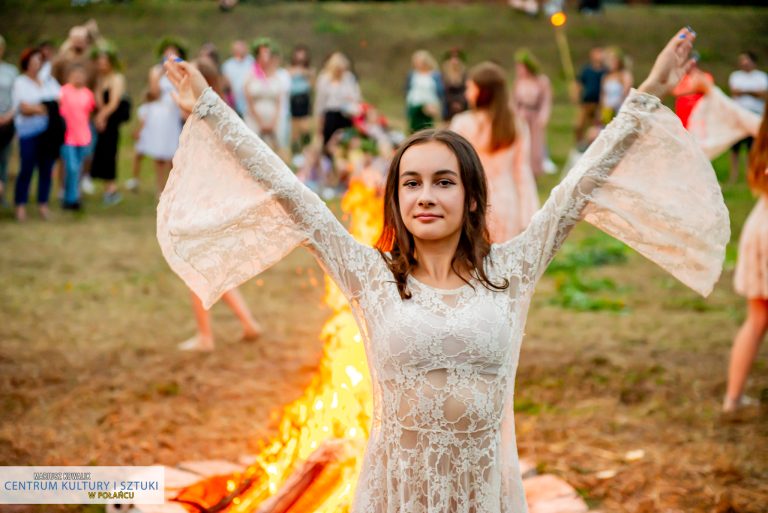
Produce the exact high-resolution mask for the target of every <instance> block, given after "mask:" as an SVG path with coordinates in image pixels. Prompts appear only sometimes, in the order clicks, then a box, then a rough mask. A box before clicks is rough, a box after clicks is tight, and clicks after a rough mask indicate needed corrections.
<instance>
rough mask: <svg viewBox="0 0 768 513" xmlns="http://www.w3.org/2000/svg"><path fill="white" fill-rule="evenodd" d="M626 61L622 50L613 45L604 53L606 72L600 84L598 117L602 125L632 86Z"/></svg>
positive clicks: (617, 109) (614, 111) (606, 121)
mask: <svg viewBox="0 0 768 513" xmlns="http://www.w3.org/2000/svg"><path fill="white" fill-rule="evenodd" d="M626 62H627V57H626V56H625V55H624V52H622V51H621V49H619V48H617V47H615V46H614V47H612V48H609V49H608V50H607V51H606V53H605V67H606V72H605V75H603V80H602V83H601V85H600V119H601V120H602V122H603V124H604V125H607V124H608V123H610V121H611V120H612V119H613V118H614V116H616V114H617V113H618V112H619V109H620V108H621V104H622V103H624V100H625V99H626V98H627V96H628V95H629V91H630V89H631V88H632V80H633V78H632V73H631V72H630V71H629V70H628V69H627V65H626Z"/></svg>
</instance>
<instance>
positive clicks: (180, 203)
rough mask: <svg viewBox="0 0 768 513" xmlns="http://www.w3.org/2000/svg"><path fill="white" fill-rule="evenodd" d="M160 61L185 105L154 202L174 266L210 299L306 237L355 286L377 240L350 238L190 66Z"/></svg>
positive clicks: (341, 281) (332, 270)
mask: <svg viewBox="0 0 768 513" xmlns="http://www.w3.org/2000/svg"><path fill="white" fill-rule="evenodd" d="M166 70H167V72H168V77H169V78H170V79H171V81H172V82H173V83H174V85H175V86H176V90H177V91H176V92H175V93H174V96H175V99H176V100H177V103H178V104H179V106H180V108H181V109H182V110H184V111H187V112H191V115H190V117H189V119H188V121H187V124H186V126H185V128H184V132H183V133H182V137H181V141H180V145H179V150H178V151H177V153H176V155H175V156H174V171H173V172H172V174H171V177H170V179H169V182H168V185H167V186H166V189H165V191H164V192H163V196H162V197H161V200H160V204H159V206H158V240H159V241H160V245H161V247H162V249H163V254H164V256H165V257H166V259H167V260H168V262H169V263H170V264H171V267H172V268H173V269H174V271H176V272H177V273H178V274H179V275H181V277H182V278H183V279H184V280H185V281H186V282H187V283H188V284H189V285H190V287H191V288H192V289H193V290H194V291H195V292H196V293H197V294H198V295H199V296H200V298H201V299H203V302H204V304H205V305H206V306H210V305H211V304H212V303H213V302H214V301H215V300H216V299H217V298H218V297H219V296H220V295H221V294H223V293H224V292H226V291H227V290H229V289H231V288H233V287H235V286H237V285H239V284H240V283H242V282H244V281H246V280H248V279H249V278H251V277H253V276H254V275H256V274H258V273H260V272H261V271H263V270H265V269H266V268H267V267H269V266H270V265H272V264H274V263H275V262H277V261H278V260H280V259H281V258H282V257H283V256H285V255H286V254H287V253H289V252H290V251H291V250H292V249H293V248H294V247H296V246H297V245H299V244H304V245H306V246H308V247H309V249H310V250H311V251H312V252H313V253H314V254H315V256H316V257H317V258H318V260H319V261H320V264H321V265H322V266H323V268H324V269H325V271H326V272H327V273H329V274H330V276H331V277H332V278H333V279H334V281H336V283H337V284H338V285H339V286H340V288H341V289H342V291H343V292H344V293H345V294H347V296H348V297H353V296H355V295H356V294H357V293H358V292H359V290H360V289H361V287H362V286H363V284H364V281H365V279H366V276H367V274H366V273H367V270H368V268H369V264H370V262H371V260H372V258H374V257H375V255H376V252H375V250H373V249H372V248H369V247H367V246H363V245H361V244H359V243H357V242H356V241H355V240H354V239H353V238H352V236H351V235H350V234H349V232H347V230H346V229H345V228H344V226H343V225H342V224H341V223H340V222H339V221H338V220H337V219H336V217H335V216H334V215H333V213H332V212H331V211H330V210H329V209H328V207H327V206H326V205H325V203H324V202H323V201H322V200H321V199H320V198H319V197H318V196H317V195H316V194H315V193H313V192H312V191H310V190H309V189H308V188H307V187H305V186H304V185H303V184H302V183H301V182H299V180H298V179H297V178H296V176H295V175H294V174H293V172H292V171H291V170H290V169H289V168H288V167H287V166H286V165H285V163H284V162H283V161H282V160H281V159H280V158H279V157H278V156H277V155H276V154H275V153H274V152H273V151H272V150H271V149H270V148H269V147H268V146H267V145H266V144H265V143H264V142H263V141H262V140H261V139H259V137H258V136H257V135H256V134H254V133H253V132H252V131H251V130H250V129H248V128H247V127H246V125H245V124H244V123H243V121H242V120H241V119H240V118H239V117H238V116H237V114H235V112H234V111H233V110H232V109H230V108H229V107H228V106H227V105H226V104H225V103H224V101H223V100H222V99H221V98H220V97H219V96H218V95H217V94H216V93H215V92H214V91H213V90H212V89H210V88H208V87H207V84H206V82H205V79H204V78H203V77H202V75H201V74H200V73H199V72H198V71H197V69H196V68H194V66H192V65H190V64H188V63H185V62H174V63H171V64H166Z"/></svg>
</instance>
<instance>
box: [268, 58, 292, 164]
mask: <svg viewBox="0 0 768 513" xmlns="http://www.w3.org/2000/svg"><path fill="white" fill-rule="evenodd" d="M272 59H273V60H274V63H273V66H274V68H275V75H276V76H277V78H278V79H279V80H280V113H279V116H280V120H279V121H278V123H277V147H278V149H279V151H278V155H280V156H281V157H282V158H283V160H285V161H286V162H290V160H291V128H292V123H291V82H292V79H291V72H290V71H288V70H287V69H286V68H285V67H283V52H282V49H281V48H280V46H279V45H278V44H275V45H274V48H273V50H272Z"/></svg>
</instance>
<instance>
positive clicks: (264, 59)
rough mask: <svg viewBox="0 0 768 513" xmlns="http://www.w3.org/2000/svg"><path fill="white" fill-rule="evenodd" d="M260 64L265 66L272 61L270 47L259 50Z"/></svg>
mask: <svg viewBox="0 0 768 513" xmlns="http://www.w3.org/2000/svg"><path fill="white" fill-rule="evenodd" d="M256 55H257V57H256V58H257V60H258V61H259V64H261V65H262V66H265V67H266V65H267V64H269V63H270V61H271V60H272V50H271V49H270V48H269V47H268V46H262V47H260V48H259V52H258V53H257V54H256Z"/></svg>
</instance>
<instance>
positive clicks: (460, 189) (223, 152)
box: [158, 29, 729, 513]
mask: <svg viewBox="0 0 768 513" xmlns="http://www.w3.org/2000/svg"><path fill="white" fill-rule="evenodd" d="M694 37H695V35H694V34H693V33H692V32H689V31H688V30H685V29H684V30H681V31H680V32H679V33H678V35H676V36H675V38H674V39H673V40H672V41H670V43H669V44H668V45H667V46H666V47H665V49H664V50H663V51H662V53H661V54H660V56H659V58H658V59H657V62H656V64H655V66H654V68H653V70H652V72H651V74H650V76H649V78H648V79H647V80H646V82H645V83H644V84H643V85H642V86H641V87H640V90H639V91H638V92H635V93H633V94H632V95H631V96H630V98H629V99H628V100H627V102H626V103H625V106H624V108H623V110H622V112H621V113H620V114H619V116H617V119H616V121H615V122H614V123H611V125H610V126H609V127H608V128H606V130H604V132H603V134H602V135H601V136H600V137H599V139H598V140H597V141H596V142H595V143H594V144H593V145H592V146H591V147H590V149H589V151H588V152H587V154H585V156H584V158H582V159H581V160H580V161H579V163H578V164H577V167H575V168H574V169H573V170H572V171H571V172H570V173H569V175H568V176H567V177H566V178H565V180H564V181H563V183H561V184H560V185H559V186H557V187H556V188H555V189H554V190H553V191H552V194H551V196H550V198H549V200H548V201H547V202H546V204H545V205H544V206H543V207H542V209H541V210H540V211H539V212H538V213H537V214H536V216H535V217H534V219H533V220H532V222H531V224H530V225H529V226H528V228H527V229H526V230H525V231H524V232H523V233H522V234H521V235H520V236H518V237H516V238H514V239H512V240H510V241H508V242H506V243H504V244H493V245H491V244H490V243H489V242H488V238H487V230H486V227H485V206H486V205H485V203H486V188H485V177H484V175H483V171H482V166H481V165H480V161H479V159H478V157H477V155H476V153H475V151H474V150H473V149H472V147H471V145H470V144H469V143H468V142H467V141H466V140H465V139H463V138H462V137H461V136H459V135H458V134H456V133H454V132H450V131H445V130H443V131H440V130H438V131H426V132H421V133H418V134H416V135H414V136H413V138H411V139H409V140H408V141H407V142H406V143H404V144H403V146H402V147H401V148H400V150H399V151H398V153H397V154H396V156H395V158H394V159H393V162H392V166H391V168H390V174H389V176H388V178H387V185H386V190H385V198H384V199H385V212H384V219H385V221H384V222H385V224H384V226H385V228H384V232H383V235H382V237H381V239H380V241H379V244H378V248H371V247H368V246H365V245H362V244H360V243H358V242H356V241H355V240H354V239H353V238H352V237H351V236H350V234H349V233H348V232H347V231H346V229H345V228H344V227H343V225H342V224H341V223H340V222H339V221H338V220H337V219H336V218H335V217H334V215H333V213H332V212H331V211H330V210H329V209H328V208H327V207H326V205H325V204H324V203H323V202H322V201H321V200H320V199H319V198H318V197H317V195H315V194H314V193H312V192H311V191H310V190H309V189H307V188H306V187H305V186H303V185H302V184H301V183H300V182H299V181H298V179H297V178H296V177H295V175H294V174H293V173H292V172H291V170H290V169H289V168H288V167H286V166H285V165H284V164H283V162H282V161H281V160H280V159H279V158H278V157H277V155H275V154H274V153H273V152H271V151H269V149H268V148H267V147H266V146H265V145H264V143H263V142H262V141H261V140H260V139H259V138H258V137H255V136H254V135H253V133H252V132H250V131H249V130H248V129H247V128H246V127H245V125H244V124H243V123H242V122H241V121H240V119H239V118H238V117H237V115H236V114H235V113H234V111H232V110H231V109H230V108H229V107H227V106H226V104H225V103H224V102H223V101H221V100H220V99H219V97H218V96H217V95H216V94H215V93H213V92H212V91H211V90H210V89H207V88H206V83H205V80H204V79H203V78H202V76H200V75H199V73H197V72H196V70H195V69H194V68H192V67H190V66H189V65H187V64H185V63H182V64H177V63H170V64H169V65H168V66H167V69H168V73H169V76H171V78H172V79H173V80H174V81H175V82H176V84H177V87H178V88H179V91H180V98H179V101H180V105H181V106H182V108H183V109H185V110H188V111H190V112H191V115H190V118H189V121H188V123H187V126H186V127H185V132H184V134H183V136H182V143H181V148H180V151H179V153H178V154H177V158H176V165H177V166H178V169H177V170H175V171H174V173H173V175H172V177H171V180H170V181H169V186H168V188H167V189H166V191H165V193H164V195H163V197H162V198H161V201H160V205H159V212H158V213H159V216H158V240H159V242H160V245H161V248H162V250H163V254H164V255H165V257H166V259H167V260H168V262H169V263H170V264H171V266H172V268H173V269H174V270H175V271H176V272H177V273H179V274H180V275H181V276H182V277H183V278H184V279H185V280H186V281H187V283H188V284H189V285H190V286H191V287H192V288H193V289H194V290H195V291H196V292H197V293H198V294H199V295H200V297H201V299H202V300H203V302H204V303H205V304H206V305H210V304H212V302H213V301H215V300H216V298H218V297H219V296H220V295H221V294H222V293H224V292H226V291H227V290H229V289H231V288H232V287H233V286H236V285H237V284H239V283H242V281H244V280H247V279H249V278H250V277H252V276H253V275H255V274H256V273H259V272H261V271H263V270H264V269H265V268H267V267H268V266H270V265H271V264H273V263H275V262H276V261H277V260H279V259H280V258H282V257H283V256H284V255H285V254H287V253H288V252H289V251H291V250H292V249H293V248H294V247H296V246H297V245H304V246H306V247H307V248H308V249H309V250H310V251H312V252H313V254H314V255H315V257H316V258H317V259H318V260H319V262H320V264H321V265H322V266H323V268H324V269H325V270H326V272H328V273H329V274H330V276H331V277H332V278H333V279H334V281H335V282H336V283H337V284H338V285H339V287H340V289H341V290H342V291H343V292H344V294H345V295H346V297H347V298H348V300H349V301H350V304H351V306H352V310H353V312H354V314H355V317H356V320H357V322H358V324H359V326H360V328H361V330H360V333H361V335H362V340H363V342H364V344H365V347H366V353H367V357H368V364H369V370H370V373H371V379H372V383H373V392H374V397H373V420H372V426H371V431H370V439H369V442H368V447H367V449H366V454H365V458H364V461H363V464H362V474H361V475H360V480H359V482H358V485H357V489H356V492H355V499H354V504H353V505H352V509H351V511H353V512H354V513H385V512H394V511H397V512H399V513H445V512H448V511H450V512H452V513H454V512H455V513H502V512H504V513H523V512H524V511H526V503H525V494H524V491H523V486H522V479H521V476H520V470H519V466H518V457H517V450H516V445H515V433H514V421H513V415H512V412H513V388H514V377H515V372H516V368H517V361H518V355H519V350H520V343H521V340H522V336H523V330H524V326H525V319H526V316H527V310H528V307H529V305H530V300H531V296H532V294H533V292H534V288H535V285H536V282H537V281H538V279H539V278H540V277H541V275H542V274H543V272H544V270H545V269H546V267H547V265H548V263H549V262H550V261H551V260H552V258H553V256H554V254H555V252H556V251H557V249H558V248H559V247H560V245H561V244H562V242H563V240H564V239H565V237H566V236H567V234H568V233H569V231H570V230H571V228H572V227H573V225H574V224H575V223H576V222H577V221H578V220H579V219H582V218H584V219H586V220H587V221H588V222H590V223H592V224H595V225H596V226H598V227H600V228H601V229H603V230H605V231H607V232H608V233H610V234H612V235H614V236H616V237H618V238H620V239H622V240H623V241H625V242H626V243H628V244H629V245H631V246H633V247H634V248H636V249H637V250H638V251H640V252H641V253H642V254H644V255H646V256H647V257H649V258H651V259H653V260H654V261H656V262H657V263H659V264H660V265H661V266H662V267H664V268H665V269H667V270H668V271H670V272H671V273H672V274H673V275H675V276H676V277H678V278H679V279H681V280H682V281H683V282H684V283H686V284H688V285H689V286H691V287H692V288H694V289H695V290H697V291H699V292H701V293H703V294H707V293H709V291H710V290H711V289H712V287H713V285H714V282H715V281H716V279H717V277H718V276H719V274H720V268H721V265H722V259H723V257H724V251H725V244H726V242H727V240H728V236H729V229H728V228H729V226H728V215H727V210H726V209H725V205H724V203H723V199H722V195H721V193H720V188H719V186H718V184H717V181H716V178H715V175H714V171H713V169H712V167H711V165H710V163H709V161H708V160H707V159H706V157H705V156H704V155H703V154H701V151H700V150H699V149H698V147H696V145H695V143H694V142H693V140H692V139H691V138H690V137H689V136H688V135H687V134H686V133H685V131H684V129H683V128H682V126H680V123H679V121H678V120H677V118H676V117H675V115H674V113H672V112H671V111H669V110H668V109H666V108H665V107H664V106H663V105H662V104H661V102H660V100H659V99H658V98H657V97H656V96H662V95H664V94H665V93H667V92H668V91H669V89H670V88H671V87H672V86H674V84H675V82H676V81H677V80H678V79H679V78H680V77H681V76H682V75H683V74H684V73H685V71H686V69H687V67H688V66H689V63H690V61H689V59H688V55H689V53H690V51H691V48H692V41H693V39H694ZM654 95H656V96H654ZM681 162H683V163H684V165H682V166H681V165H680V163H681ZM651 164H652V165H651ZM670 176H674V178H675V180H674V183H672V181H670V180H669V179H668V178H669V177H670ZM662 177H664V178H666V179H662ZM627 220H631V221H632V223H631V224H629V223H628V221H627Z"/></svg>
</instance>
